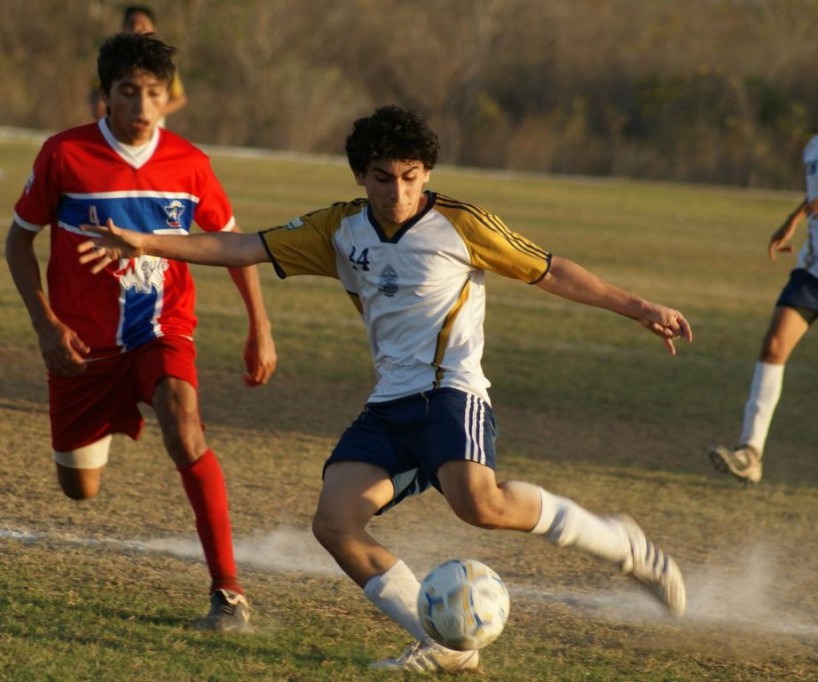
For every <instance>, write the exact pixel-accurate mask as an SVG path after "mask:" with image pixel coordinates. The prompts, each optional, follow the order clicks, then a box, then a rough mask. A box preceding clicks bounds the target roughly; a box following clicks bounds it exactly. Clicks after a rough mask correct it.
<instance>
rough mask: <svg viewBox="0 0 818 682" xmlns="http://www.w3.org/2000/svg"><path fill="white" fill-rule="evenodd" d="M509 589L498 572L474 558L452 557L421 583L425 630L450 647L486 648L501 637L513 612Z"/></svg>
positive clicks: (420, 597)
mask: <svg viewBox="0 0 818 682" xmlns="http://www.w3.org/2000/svg"><path fill="white" fill-rule="evenodd" d="M509 606H510V604H509V599H508V590H507V589H506V586H505V584H504V583H503V581H502V579H501V578H500V576H499V575H497V573H495V572H494V571H493V570H492V569H490V568H489V567H488V566H486V565H485V564H483V563H480V562H479V561H475V560H474V559H452V560H451V561H446V562H444V563H442V564H440V565H439V566H437V567H435V568H433V569H432V570H431V571H430V572H429V575H427V576H426V577H425V578H424V579H423V582H422V583H421V584H420V594H419V595H418V615H419V616H420V621H421V623H422V624H423V629H424V630H426V632H427V633H428V634H429V635H430V636H431V637H432V638H433V639H434V640H435V641H437V642H439V643H440V644H442V645H443V646H446V647H449V648H450V649H457V650H458V651H468V650H471V649H482V648H483V647H484V646H487V645H489V644H491V643H492V642H493V641H494V640H495V639H497V638H498V637H499V636H500V633H501V632H502V631H503V628H504V627H505V626H506V621H507V620H508V612H509Z"/></svg>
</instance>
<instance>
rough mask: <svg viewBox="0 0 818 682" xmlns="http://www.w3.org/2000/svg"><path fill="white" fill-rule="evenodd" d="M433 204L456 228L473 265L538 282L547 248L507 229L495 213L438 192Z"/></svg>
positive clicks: (545, 266) (548, 263)
mask: <svg viewBox="0 0 818 682" xmlns="http://www.w3.org/2000/svg"><path fill="white" fill-rule="evenodd" d="M435 208H437V210H438V211H439V212H440V213H441V214H443V215H444V216H445V217H446V218H447V219H448V220H449V221H450V222H451V224H452V225H453V226H454V228H455V229H456V230H457V231H458V233H459V234H460V236H461V237H462V239H463V241H464V242H465V243H466V246H467V247H468V249H469V254H470V256H471V262H472V265H474V266H475V267H477V268H481V269H483V270H490V271H491V272H496V273H497V274H499V275H503V276H504V277H511V278H513V279H519V280H522V281H524V282H528V283H529V284H535V283H536V282H539V281H540V280H541V279H542V278H543V277H545V275H546V273H547V272H548V269H549V268H550V267H551V254H550V253H549V252H548V251H546V250H544V249H542V248H540V247H539V246H537V245H536V244H535V243H534V242H532V241H531V240H529V239H527V238H526V237H523V236H522V235H521V234H517V233H516V232H514V231H513V230H511V229H509V228H508V227H507V226H506V224H505V223H504V222H503V221H502V220H501V219H500V218H499V217H497V216H496V215H494V214H492V213H489V212H488V211H485V210H483V209H482V208H479V207H478V206H474V205H472V204H467V203H464V202H462V201H457V200H455V199H451V198H449V197H447V196H444V195H441V194H439V195H437V200H436V202H435Z"/></svg>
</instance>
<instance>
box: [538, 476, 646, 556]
mask: <svg viewBox="0 0 818 682" xmlns="http://www.w3.org/2000/svg"><path fill="white" fill-rule="evenodd" d="M539 490H540V499H541V501H542V508H541V510H540V519H539V521H537V525H536V526H534V528H532V529H531V531H530V532H531V533H534V534H535V535H543V534H544V535H545V536H546V538H547V539H548V541H549V542H551V543H553V544H555V545H557V546H558V547H576V548H578V549H581V550H583V551H585V552H589V553H591V554H593V555H594V556H597V557H600V558H601V559H606V560H608V561H611V562H613V563H615V564H621V563H622V562H623V561H625V559H626V558H628V557H629V556H630V551H631V548H630V542H629V540H628V538H627V535H626V534H625V532H624V530H623V529H622V527H621V526H620V524H618V523H617V522H616V521H615V520H614V519H610V518H605V517H602V516H597V515H596V514H592V513H591V512H589V511H588V510H586V509H583V508H582V507H580V506H579V505H578V504H577V503H576V502H574V501H573V500H569V499H568V498H567V497H559V496H557V495H552V494H551V493H549V492H548V491H546V490H543V489H542V488H540V489H539Z"/></svg>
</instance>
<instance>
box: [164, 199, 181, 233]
mask: <svg viewBox="0 0 818 682" xmlns="http://www.w3.org/2000/svg"><path fill="white" fill-rule="evenodd" d="M184 212H185V205H184V204H183V203H182V202H181V201H179V200H178V199H174V200H173V201H171V202H170V203H169V204H168V205H167V206H165V215H166V216H167V218H166V219H165V222H166V223H167V224H168V225H169V226H170V227H182V223H181V221H180V218H181V217H182V213H184Z"/></svg>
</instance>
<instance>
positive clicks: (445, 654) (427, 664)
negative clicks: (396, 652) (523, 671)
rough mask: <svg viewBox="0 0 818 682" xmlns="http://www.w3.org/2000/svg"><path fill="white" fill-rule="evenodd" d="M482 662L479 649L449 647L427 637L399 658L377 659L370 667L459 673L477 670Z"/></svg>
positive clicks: (419, 671)
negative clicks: (465, 649) (456, 649)
mask: <svg viewBox="0 0 818 682" xmlns="http://www.w3.org/2000/svg"><path fill="white" fill-rule="evenodd" d="M479 664H480V652H479V651H476V650H474V651H455V650H454V649H447V648H446V647H445V646H442V645H440V644H438V643H437V642H435V641H434V640H433V639H431V638H429V637H426V638H425V639H422V640H420V641H418V642H415V643H414V644H413V645H412V646H410V647H409V648H408V649H407V650H406V651H404V652H403V654H401V656H400V657H398V658H386V659H384V660H382V661H376V662H375V663H372V664H371V665H370V666H369V667H370V668H376V669H378V670H398V671H400V670H405V671H408V672H414V673H437V672H446V673H459V672H466V671H467V670H476V669H477V666H478V665H479Z"/></svg>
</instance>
